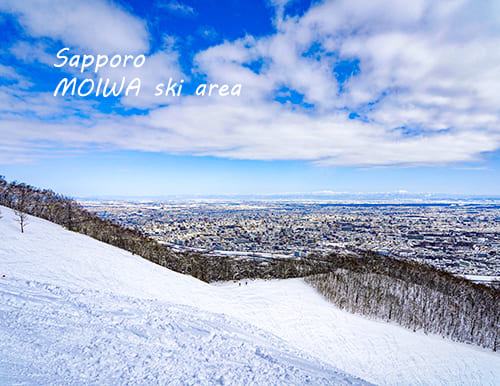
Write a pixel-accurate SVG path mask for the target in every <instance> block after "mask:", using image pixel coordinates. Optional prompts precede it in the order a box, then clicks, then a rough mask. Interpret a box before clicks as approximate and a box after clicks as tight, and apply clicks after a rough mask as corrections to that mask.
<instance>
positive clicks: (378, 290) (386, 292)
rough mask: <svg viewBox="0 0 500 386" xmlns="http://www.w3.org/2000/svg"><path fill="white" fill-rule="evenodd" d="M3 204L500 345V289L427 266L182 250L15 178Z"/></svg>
mask: <svg viewBox="0 0 500 386" xmlns="http://www.w3.org/2000/svg"><path fill="white" fill-rule="evenodd" d="M0 205H3V206H6V207H9V208H12V209H14V210H15V211H16V213H23V214H25V215H27V214H29V215H32V216H36V217H40V218H43V219H46V220H48V221H51V222H53V223H56V224H59V225H62V226H64V227H65V228H67V229H68V230H71V231H74V232H79V233H82V234H85V235H87V236H90V237H92V238H94V239H96V240H99V241H102V242H105V243H108V244H111V245H113V246H116V247H118V248H121V249H125V250H127V251H129V252H131V253H133V254H136V255H138V256H141V257H143V258H145V259H147V260H150V261H152V262H154V263H156V264H159V265H161V266H163V267H166V268H169V269H171V270H173V271H176V272H179V273H183V274H188V275H191V276H194V277H196V278H198V279H200V280H203V281H206V282H213V281H228V280H241V279H251V278H255V279H273V278H274V279H286V278H296V277H306V282H308V283H309V284H310V285H312V286H313V287H315V288H316V289H317V290H318V291H319V292H320V293H321V294H323V295H324V296H325V297H326V298H327V299H329V300H330V301H331V302H333V303H334V304H335V305H337V306H338V307H340V308H342V309H345V310H347V311H350V312H354V313H359V314H362V315H367V316H371V317H376V318H380V319H384V320H388V321H394V322H396V323H399V324H401V325H402V326H405V327H407V328H410V329H413V330H422V331H424V332H430V333H436V334H441V335H443V336H446V337H449V338H451V339H455V340H457V341H461V342H469V343H474V344H478V345H480V346H483V347H489V348H491V349H493V350H495V351H496V350H497V348H498V339H499V328H500V298H499V294H500V291H499V290H496V289H493V288H489V287H487V286H485V285H480V284H474V283H472V282H470V281H468V280H465V279H461V278H457V277H455V276H453V275H451V274H449V273H446V272H442V271H439V270H437V269H435V268H433V267H430V266H427V265H423V264H418V263H416V262H411V261H404V260H399V259H394V258H391V257H388V256H382V255H379V254H377V253H374V252H369V251H358V252H356V253H350V254H339V253H331V254H329V255H321V256H317V255H309V256H307V257H301V258H289V259H285V258H272V259H262V258H241V257H238V258H233V257H227V256H212V255H210V256H209V255H205V254H202V253H197V252H190V251H185V252H176V251H173V250H172V249H171V248H170V247H169V246H167V245H164V244H161V243H159V242H157V241H156V240H154V239H152V238H151V237H149V236H146V235H144V234H142V233H141V232H140V231H139V230H138V229H130V228H126V227H123V226H121V225H118V224H116V223H114V222H112V221H111V220H108V219H102V218H100V217H98V216H97V215H96V214H94V213H91V212H89V211H88V210H86V209H85V208H83V207H82V205H80V204H79V203H78V202H76V201H75V200H73V199H71V198H70V197H66V196H64V195H61V194H57V193H55V192H53V191H51V190H47V189H38V188H35V187H33V186H30V185H26V184H24V183H17V182H11V183H8V182H7V181H6V180H5V178H4V177H3V176H0ZM0 217H1V216H0ZM25 221H26V218H25Z"/></svg>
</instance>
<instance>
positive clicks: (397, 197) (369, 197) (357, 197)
mask: <svg viewBox="0 0 500 386" xmlns="http://www.w3.org/2000/svg"><path fill="white" fill-rule="evenodd" d="M79 199H80V200H224V201H226V200H227V201H233V200H234V201H254V200H256V201H259V200H265V201H332V202H338V203H437V202H442V203H490V204H491V203H493V204H497V203H500V194H499V195H465V194H448V193H410V192H405V191H398V192H373V193H349V192H333V191H321V192H311V193H270V194H174V195H168V194H166V195H161V196H119V195H118V196H92V197H79Z"/></svg>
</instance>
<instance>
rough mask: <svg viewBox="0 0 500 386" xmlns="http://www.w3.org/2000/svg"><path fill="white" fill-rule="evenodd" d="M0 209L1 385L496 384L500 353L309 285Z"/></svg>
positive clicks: (499, 367)
mask: <svg viewBox="0 0 500 386" xmlns="http://www.w3.org/2000/svg"><path fill="white" fill-rule="evenodd" d="M0 209H1V211H2V214H3V218H2V219H0V275H3V274H4V275H6V277H5V278H2V277H1V276H0V342H1V343H0V383H1V384H18V383H21V384H25V383H28V384H75V383H76V384H82V383H84V384H88V383H99V384H103V383H106V384H110V383H111V384H117V383H118V384H123V383H133V384H165V383H172V384H214V383H215V384H217V383H220V384H283V383H286V384H305V383H311V384H342V383H348V384H350V383H354V384H356V383H361V382H362V381H361V380H360V379H357V378H354V377H351V376H349V375H347V374H352V375H354V376H355V377H359V378H362V379H364V380H366V381H369V382H373V383H377V384H391V385H392V384H405V385H406V384H412V385H428V384H433V385H435V384H481V385H489V384H491V385H495V384H498V380H499V379H500V355H498V354H497V353H493V352H492V351H488V350H484V349H481V348H478V347H475V346H471V345H466V344H460V343H455V342H451V341H449V340H445V339H442V338H440V337H438V336H427V335H424V334H422V333H418V332H417V333H413V332H411V331H408V330H406V329H404V328H401V327H399V326H396V325H393V324H388V323H385V322H381V321H375V320H369V319H366V318H363V317H360V316H357V315H352V314H349V313H347V312H344V311H341V310H339V309H337V308H335V307H334V306H333V305H331V304H330V303H328V302H327V301H326V300H324V299H323V298H322V297H321V295H319V294H318V293H317V292H316V291H315V290H314V289H312V288H311V287H309V286H308V285H307V284H305V283H304V282H303V281H302V280H300V279H292V280H272V281H248V285H247V284H246V282H245V281H243V282H241V283H232V282H231V283H217V284H212V285H209V284H206V283H203V282H201V281H199V280H196V279H194V278H192V277H189V276H185V275H181V274H178V273H175V272H172V271H169V270H167V269H165V268H162V267H159V266H157V265H155V264H153V263H151V262H148V261H146V260H144V259H142V258H140V257H138V256H134V255H132V254H130V253H128V252H125V251H122V250H120V249H117V248H114V247H112V246H109V245H106V244H104V243H100V242H98V241H96V240H93V239H91V238H89V237H86V236H83V235H80V234H77V233H74V232H69V231H66V230H64V229H63V228H62V227H60V226H58V225H55V224H52V223H49V222H47V221H44V220H41V219H37V218H33V217H31V216H30V217H29V225H28V226H27V227H26V230H25V232H26V233H24V234H21V233H20V231H19V229H18V224H16V222H15V221H14V217H13V214H12V212H11V211H10V210H9V209H7V208H3V207H0ZM240 284H241V285H240ZM318 358H320V359H318ZM339 369H340V370H339Z"/></svg>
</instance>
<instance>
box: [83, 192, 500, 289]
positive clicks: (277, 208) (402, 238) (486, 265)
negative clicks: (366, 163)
mask: <svg viewBox="0 0 500 386" xmlns="http://www.w3.org/2000/svg"><path fill="white" fill-rule="evenodd" d="M82 203H83V205H84V207H86V208H87V209H89V210H91V211H92V212H95V213H96V214H98V215H99V216H100V217H101V218H104V219H109V220H112V221H115V222H117V223H119V224H121V225H123V226H126V227H131V228H137V229H139V230H140V231H141V232H143V233H145V234H147V235H149V236H151V237H153V238H155V239H156V240H158V241H160V242H162V243H166V244H168V245H170V246H172V247H173V248H175V249H178V250H182V249H185V250H196V251H201V252H205V253H212V254H219V255H220V254H222V255H229V256H231V255H233V256H235V257H240V258H241V257H242V256H247V257H256V258H273V257H289V258H297V257H304V256H307V255H310V254H319V255H325V254H328V253H331V252H332V251H333V252H348V251H351V252H356V251H360V250H365V251H375V252H378V253H381V254H386V255H390V256H393V257H397V258H402V259H411V260H415V261H418V262H422V263H426V264H429V265H432V266H434V267H436V268H439V269H443V270H446V271H448V272H451V273H454V274H459V275H469V276H470V277H471V278H473V279H475V280H479V281H483V282H493V281H496V280H499V279H500V258H499V256H500V205H499V204H495V203H486V202H484V203H478V202H477V201H476V202H471V203H463V202H445V203H444V202H442V201H441V202H427V203H412V204H409V203H395V202H392V203H390V202H385V203H380V202H378V203H377V202H375V201H372V202H370V201H365V202H357V203H352V202H351V203H350V204H346V203H342V202H331V201H325V200H323V201H311V200H308V201H303V200H302V201H300V200H286V201H285V200H282V201H269V200H268V201H265V200H260V201H245V200H241V199H240V200H225V201H224V200H211V201H208V200H196V201H195V200H183V201H180V200H178V201H176V200H170V201H145V200H143V201H131V200H129V201H82Z"/></svg>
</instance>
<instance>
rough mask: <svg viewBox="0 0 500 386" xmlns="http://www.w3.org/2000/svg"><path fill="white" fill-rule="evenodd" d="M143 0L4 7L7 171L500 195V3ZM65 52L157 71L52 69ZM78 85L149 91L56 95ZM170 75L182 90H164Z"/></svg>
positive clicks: (129, 184)
mask: <svg viewBox="0 0 500 386" xmlns="http://www.w3.org/2000/svg"><path fill="white" fill-rule="evenodd" d="M144 3H145V2H143V1H132V0H130V1H128V0H121V1H114V2H113V1H108V0H89V1H80V0H65V1H58V0H23V1H19V0H0V24H1V26H0V35H1V36H0V37H1V40H0V41H1V45H0V49H1V55H0V174H3V175H5V176H6V177H7V179H8V180H19V181H24V182H27V183H30V184H34V185H38V186H42V187H48V188H52V189H54V190H57V191H60V192H62V193H65V194H70V195H75V196H89V195H120V196H126V195H131V196H138V195H148V196H149V195H166V194H183V193H186V194H191V193H201V194H210V193H284V192H314V191H323V190H329V191H342V192H380V191H399V190H406V191H409V192H440V193H466V194H471V193H473V194H490V195H491V194H495V195H498V194H500V173H499V171H500V150H499V149H500V92H499V90H500V2H498V1H495V0H491V1H487V0H484V1H465V0H463V1H462V0H442V1H427V0H414V1H411V2H409V1H407V0H383V1H382V0H334V1H312V2H311V1H294V0H290V1H287V0H264V1H262V2H259V1H252V2H248V1H237V0H227V1H226V0H222V1H216V2H215V1H207V0H192V1H189V0H186V1H176V0H157V1H152V2H150V3H149V4H144ZM64 47H67V48H68V50H67V51H65V55H66V56H68V58H69V59H70V58H71V57H72V56H74V55H80V60H79V64H80V65H81V62H82V58H83V55H94V57H95V58H96V57H97V55H108V57H109V58H111V57H112V56H113V55H120V56H121V57H122V58H123V57H125V55H132V56H134V57H137V56H139V55H145V58H146V60H145V64H144V65H143V66H142V67H140V68H135V67H134V66H133V65H132V62H129V63H128V65H127V66H126V67H123V66H121V65H120V66H118V67H116V68H111V67H110V66H105V67H103V68H101V69H99V70H98V71H97V72H95V71H94V69H93V68H89V69H86V70H84V71H82V69H81V68H80V67H76V66H75V67H70V66H69V65H68V64H66V65H64V66H62V67H57V66H55V64H60V63H61V62H62V60H60V59H58V58H57V57H56V54H57V53H58V52H59V50H61V49H62V48H64ZM73 77H76V78H77V82H78V83H77V85H78V84H81V82H82V81H84V80H85V79H91V80H92V81H94V82H95V83H96V84H97V82H98V80H99V79H100V78H102V79H103V80H106V79H109V80H110V81H111V82H113V81H121V79H123V77H124V78H125V79H126V83H125V85H127V83H128V82H129V81H131V80H132V79H133V78H139V79H140V81H141V89H140V92H139V95H136V93H135V92H133V93H131V94H129V95H128V96H127V95H125V93H124V92H122V93H121V94H120V95H118V96H117V97H113V96H111V97H107V98H104V97H102V96H95V94H90V95H88V96H80V95H74V96H71V95H65V96H61V95H57V96H54V90H55V88H56V87H57V85H58V83H59V82H60V80H61V79H63V78H69V79H72V78H73ZM170 78H172V80H173V81H174V82H177V83H179V82H180V81H181V80H183V90H182V92H181V95H179V96H171V95H169V96H165V95H160V96H155V87H156V85H158V84H159V83H165V84H167V83H168V81H169V79H170ZM204 83H207V84H210V83H215V84H218V85H219V86H221V85H223V84H227V85H228V86H229V89H231V87H233V86H234V85H236V84H241V93H240V95H239V96H231V95H229V96H220V95H218V94H217V92H215V93H214V95H211V96H208V95H205V96H200V95H195V93H194V91H195V89H196V87H197V86H198V85H200V84H204ZM87 85H88V82H87Z"/></svg>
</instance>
